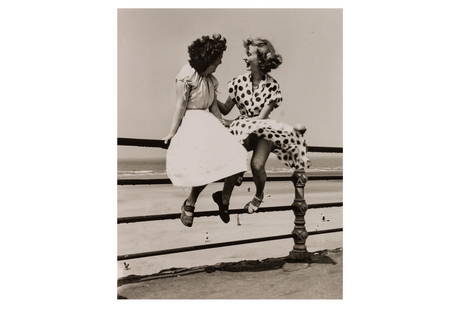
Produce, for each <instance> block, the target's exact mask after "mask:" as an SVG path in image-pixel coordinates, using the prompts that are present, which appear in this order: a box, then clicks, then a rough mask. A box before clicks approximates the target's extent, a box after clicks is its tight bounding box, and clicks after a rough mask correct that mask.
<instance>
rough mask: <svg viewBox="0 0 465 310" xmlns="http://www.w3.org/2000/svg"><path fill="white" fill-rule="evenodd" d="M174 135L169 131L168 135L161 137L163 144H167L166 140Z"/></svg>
mask: <svg viewBox="0 0 465 310" xmlns="http://www.w3.org/2000/svg"><path fill="white" fill-rule="evenodd" d="M174 135H175V134H174V133H169V134H168V135H166V136H165V137H163V138H162V140H163V142H164V143H165V144H168V142H169V141H170V140H171V138H173V137H174Z"/></svg>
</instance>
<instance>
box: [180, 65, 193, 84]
mask: <svg viewBox="0 0 465 310" xmlns="http://www.w3.org/2000/svg"><path fill="white" fill-rule="evenodd" d="M196 75H197V72H196V71H195V69H194V68H192V67H191V66H190V65H189V64H185V65H184V66H183V67H182V68H181V70H179V72H178V74H177V75H176V81H182V82H193V81H195V80H196Z"/></svg>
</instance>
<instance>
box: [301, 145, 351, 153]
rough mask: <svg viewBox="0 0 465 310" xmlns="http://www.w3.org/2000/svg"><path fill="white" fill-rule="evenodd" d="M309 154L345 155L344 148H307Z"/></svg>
mask: <svg viewBox="0 0 465 310" xmlns="http://www.w3.org/2000/svg"><path fill="white" fill-rule="evenodd" d="M307 152H311V153H343V149H342V147H333V146H307Z"/></svg>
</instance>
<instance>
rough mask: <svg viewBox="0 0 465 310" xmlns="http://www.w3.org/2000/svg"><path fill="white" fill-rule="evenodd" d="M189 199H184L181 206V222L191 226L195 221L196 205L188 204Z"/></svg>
mask: <svg viewBox="0 0 465 310" xmlns="http://www.w3.org/2000/svg"><path fill="white" fill-rule="evenodd" d="M186 203H187V199H186V200H185V201H184V203H183V204H182V207H181V217H180V219H181V222H182V223H183V224H184V225H185V226H187V227H191V226H192V224H193V223H194V209H195V206H188V205H186Z"/></svg>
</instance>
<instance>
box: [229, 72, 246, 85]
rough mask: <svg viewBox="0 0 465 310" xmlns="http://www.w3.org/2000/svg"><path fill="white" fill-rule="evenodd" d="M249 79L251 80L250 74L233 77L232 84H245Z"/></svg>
mask: <svg viewBox="0 0 465 310" xmlns="http://www.w3.org/2000/svg"><path fill="white" fill-rule="evenodd" d="M248 78H249V73H244V74H240V75H238V76H235V77H233V78H232V79H231V81H230V83H232V84H236V83H244V82H246V81H247V80H248Z"/></svg>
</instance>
